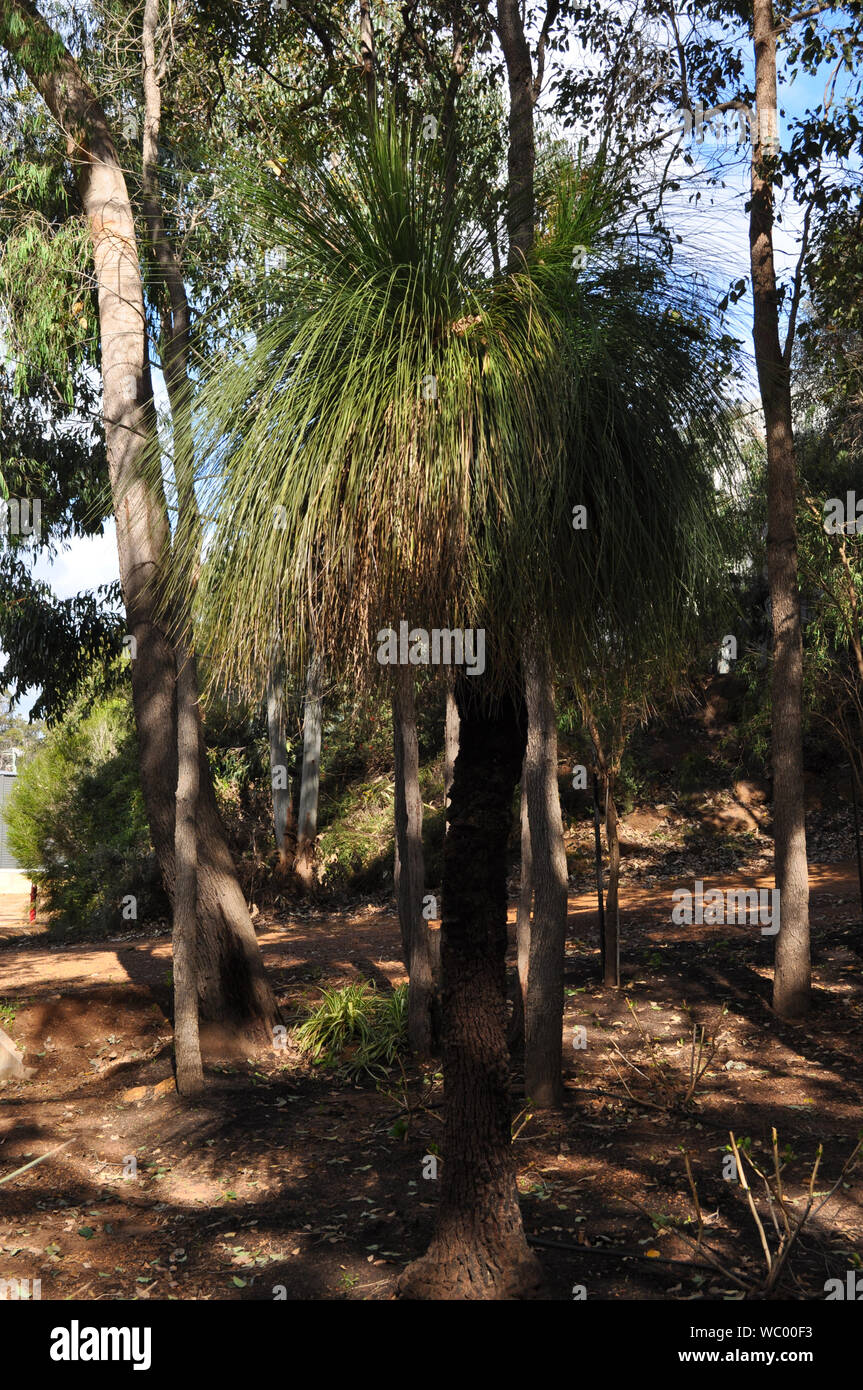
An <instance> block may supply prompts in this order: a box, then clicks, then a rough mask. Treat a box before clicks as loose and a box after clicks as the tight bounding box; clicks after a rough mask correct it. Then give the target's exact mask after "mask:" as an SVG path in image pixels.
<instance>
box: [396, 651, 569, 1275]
mask: <svg viewBox="0 0 863 1390" xmlns="http://www.w3.org/2000/svg"><path fill="white" fill-rule="evenodd" d="M483 684H484V682H483V680H482V678H481V677H470V676H464V675H461V674H460V676H459V678H458V680H457V682H456V700H457V703H458V711H459V717H460V721H461V735H460V740H459V752H458V758H457V759H456V765H455V776H454V778H453V784H452V789H451V793H450V805H449V833H448V834H447V836H446V839H445V842H444V852H443V853H444V896H443V924H442V930H443V942H442V952H441V954H442V966H443V996H444V997H443V1067H444V1090H445V1096H446V1116H445V1124H444V1142H443V1166H442V1170H441V1179H440V1183H441V1193H440V1204H439V1207H438V1217H437V1227H436V1231H435V1235H434V1238H433V1240H432V1243H431V1245H430V1247H429V1250H428V1251H427V1253H426V1254H425V1255H424V1256H422V1258H421V1259H419V1260H416V1261H415V1262H414V1263H413V1264H411V1265H409V1266H408V1268H407V1269H406V1270H405V1272H404V1274H403V1275H402V1278H401V1281H400V1286H399V1288H400V1294H401V1296H402V1297H406V1298H417V1299H458V1300H464V1299H511V1298H523V1297H527V1296H530V1295H531V1294H533V1293H534V1292H535V1291H536V1290H537V1289H538V1287H539V1284H540V1278H541V1275H540V1268H539V1264H538V1261H537V1260H536V1257H535V1256H534V1255H533V1253H532V1251H531V1250H530V1248H529V1246H528V1244H527V1241H526V1239H525V1235H524V1230H523V1227H522V1221H521V1213H520V1211H519V1206H518V1194H517V1190H516V1180H515V1178H516V1175H515V1163H514V1158H513V1151H512V1140H511V1106H510V1094H509V1051H508V1048H507V1042H506V942H507V932H506V910H507V893H506V878H507V841H508V838H509V830H510V824H511V820H512V801H513V793H514V791H515V786H516V783H517V781H518V776H519V772H520V770H521V761H522V756H523V752H524V743H525V713H524V709H523V705H521V702H519V703H518V704H516V703H515V702H514V701H513V700H512V699H511V698H509V697H507V698H504V699H502V700H501V701H499V702H498V703H496V704H495V705H493V706H492V705H491V704H490V703H489V702H488V697H487V696H486V697H485V698H484V692H483V690H482V689H481V688H478V687H481V686H482V685H483Z"/></svg>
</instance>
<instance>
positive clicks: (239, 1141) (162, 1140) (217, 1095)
mask: <svg viewBox="0 0 863 1390" xmlns="http://www.w3.org/2000/svg"><path fill="white" fill-rule="evenodd" d="M749 828H750V827H749V826H748V824H747V829H749ZM755 833H756V834H757V830H756V832H755ZM651 834H655V830H651V829H650V827H647V828H646V836H645V842H646V843H649V842H650V835H651ZM633 843H634V844H635V845H636V849H635V850H633V851H631V853H632V854H633V855H635V856H636V857H637V844H638V837H637V834H636V837H635V839H634V841H633ZM661 867H664V866H661ZM760 867H761V861H760V860H755V861H754V862H753V864H752V868H753V869H754V870H757V869H759V868H760ZM674 870H675V873H674V878H673V881H672V880H671V878H669V879H667V880H666V879H663V878H661V877H657V876H656V872H657V866H656V865H654V866H653V872H651V873H650V874H647V875H645V874H640V871H639V870H638V869H633V872H632V873H630V874H629V876H628V878H627V880H626V881H625V882H624V885H623V892H622V900H621V907H622V912H621V927H622V961H623V988H622V989H621V990H619V991H608V990H603V989H601V988H600V987H598V985H597V983H596V982H597V976H598V950H597V946H596V937H597V922H596V904H595V899H594V897H593V896H592V895H591V894H590V893H583V894H579V895H578V896H574V897H573V898H572V899H571V900H570V919H569V942H568V947H567V962H568V964H567V975H566V988H567V1008H566V1031H565V1040H564V1049H565V1069H566V1084H567V1100H566V1104H565V1108H564V1109H563V1111H562V1112H561V1113H559V1114H555V1115H548V1116H543V1115H535V1116H534V1117H533V1118H531V1119H529V1120H528V1122H527V1123H526V1124H523V1121H524V1119H525V1115H524V1114H523V1113H522V1114H521V1116H520V1118H518V1119H517V1121H516V1130H518V1137H517V1138H516V1141H515V1151H516V1154H517V1160H518V1171H519V1186H520V1189H521V1192H522V1197H523V1212H524V1219H525V1225H526V1228H527V1230H528V1232H529V1234H530V1236H531V1237H532V1238H534V1239H535V1241H536V1242H537V1245H538V1249H539V1254H540V1256H541V1259H542V1261H543V1264H544V1266H545V1269H546V1272H547V1279H548V1290H547V1296H548V1297H549V1298H553V1299H569V1298H571V1297H572V1296H573V1287H574V1286H576V1285H583V1286H584V1287H585V1289H586V1293H587V1296H588V1298H591V1299H594V1298H615V1297H623V1298H639V1299H667V1298H676V1299H699V1298H700V1299H722V1298H729V1297H735V1296H738V1295H739V1292H740V1285H739V1283H738V1282H736V1281H740V1280H742V1281H743V1282H744V1283H746V1282H749V1281H750V1280H754V1279H755V1278H756V1277H757V1275H758V1273H759V1270H760V1269H761V1268H763V1255H762V1252H761V1244H760V1238H759V1234H758V1231H757V1227H756V1225H755V1222H754V1220H753V1218H752V1216H751V1214H750V1212H749V1209H748V1204H747V1199H746V1194H745V1192H744V1191H743V1190H742V1189H741V1187H740V1185H739V1183H734V1182H729V1181H724V1180H723V1177H722V1168H723V1159H724V1158H725V1156H726V1155H725V1151H724V1148H725V1145H727V1144H728V1131H729V1130H730V1129H733V1130H734V1131H735V1133H736V1135H737V1137H738V1139H743V1138H744V1137H748V1138H749V1139H750V1140H751V1146H752V1147H751V1152H752V1154H753V1156H754V1157H756V1161H758V1160H759V1159H760V1160H761V1162H759V1166H763V1163H765V1162H768V1161H769V1146H770V1133H771V1127H772V1126H775V1127H776V1129H777V1130H778V1134H779V1143H780V1146H781V1147H782V1148H783V1149H784V1148H785V1147H786V1146H790V1150H791V1151H792V1154H793V1156H792V1157H790V1158H789V1160H788V1163H787V1167H786V1169H785V1172H784V1174H783V1178H784V1182H785V1186H786V1191H787V1194H788V1197H789V1200H790V1202H791V1203H792V1204H793V1209H794V1210H795V1211H800V1210H802V1207H803V1205H804V1204H805V1195H806V1189H807V1185H808V1182H809V1175H810V1171H811V1167H812V1163H813V1160H814V1158H815V1155H816V1151H817V1148H818V1145H819V1144H822V1145H823V1148H824V1156H823V1159H822V1164H821V1168H820V1171H819V1174H818V1178H817V1181H816V1184H815V1190H816V1191H817V1192H819V1193H822V1194H823V1193H825V1192H826V1191H827V1190H828V1189H829V1188H830V1187H832V1186H833V1184H834V1182H835V1181H836V1179H837V1177H838V1176H839V1173H840V1170H841V1168H842V1165H843V1162H844V1160H845V1158H846V1157H847V1155H848V1154H849V1153H850V1151H851V1150H852V1149H853V1147H854V1144H855V1143H856V1141H857V1138H858V1135H859V1133H860V1131H861V1125H863V1108H861V1094H862V1093H863V1065H861V1050H863V1049H861V1044H863V973H861V970H863V928H861V922H860V909H859V897H858V888H857V877H856V867H855V866H854V865H853V864H851V863H849V862H840V863H829V864H828V863H822V864H821V865H818V866H813V867H812V869H811V872H812V887H813V895H812V923H813V957H814V971H815V989H814V1008H813V1011H812V1014H811V1017H810V1018H809V1019H808V1020H807V1022H806V1023H805V1025H800V1026H791V1025H788V1024H783V1023H780V1022H779V1021H778V1020H777V1019H776V1018H775V1017H774V1016H773V1014H772V1012H771V1010H770V1007H769V1000H770V968H771V962H772V952H773V947H772V938H769V937H762V936H761V935H760V933H759V929H758V927H757V926H754V925H750V926H737V927H735V926H714V927H711V926H701V927H698V926H694V925H693V926H683V927H676V926H673V925H672V923H671V921H670V912H671V889H672V887H680V886H681V882H682V880H681V877H680V872H681V864H680V862H677V863H675V865H674ZM639 875H640V876H639ZM703 876H704V878H705V887H710V886H711V875H710V874H709V873H705V874H704V875H703ZM645 878H649V880H650V881H649V882H648V881H644V879H645ZM713 882H714V883H716V882H717V879H716V876H715V875H714V877H713ZM756 885H761V886H765V887H768V886H771V885H772V879H771V878H770V877H768V876H767V875H766V874H761V875H760V876H759V873H758V872H752V873H748V874H747V873H745V872H744V873H737V874H734V875H732V874H729V872H728V871H727V868H723V872H722V874H721V886H722V887H723V888H725V889H727V888H729V887H735V886H756ZM513 915H514V914H511V916H513ZM256 926H257V927H258V934H259V939H260V942H261V946H262V948H263V951H264V956H265V960H266V964H267V967H268V970H269V971H270V972H271V975H272V978H273V980H274V982H275V985H276V989H277V993H278V997H279V1000H280V1003H281V1005H282V1007H283V1009H284V1011H285V1015H286V1017H287V1018H288V1019H289V1020H294V1019H296V1018H298V1017H300V1016H301V1015H302V1014H303V1013H304V1012H305V1011H306V1010H307V1009H308V1007H309V1006H310V1005H312V1004H314V1003H315V1001H316V999H317V997H318V988H319V987H320V986H321V985H324V984H328V983H332V984H343V983H346V982H347V981H349V980H354V979H357V978H366V979H371V980H375V981H376V982H377V983H378V984H379V985H381V986H384V985H387V984H395V983H397V982H398V981H400V980H401V979H402V978H403V974H402V967H401V963H400V961H399V960H398V958H397V949H398V939H399V933H398V924H397V921H396V919H395V916H394V915H393V914H392V912H390V911H388V910H384V909H382V908H380V907H379V906H376V905H374V904H369V905H368V906H367V907H361V908H359V909H354V910H350V911H348V910H345V911H343V912H339V913H333V912H329V913H327V912H325V911H323V910H315V909H313V908H309V909H307V910H305V911H299V910H292V911H290V912H289V913H280V912H267V913H261V914H259V915H258V917H257V918H256ZM169 1003H170V942H169V938H168V936H167V934H155V935H151V936H147V937H142V936H140V935H137V934H129V935H128V936H124V937H120V938H116V939H113V940H111V941H100V942H93V943H80V942H78V943H75V944H73V945H70V946H58V945H52V944H50V942H49V940H48V938H47V937H46V934H45V929H44V925H43V924H41V923H36V924H35V925H34V926H32V927H31V926H30V925H29V924H28V923H27V920H26V901H25V900H21V902H20V903H18V904H17V906H16V905H15V904H13V903H10V902H8V901H7V902H6V903H3V904H0V1026H3V1027H4V1028H5V1029H6V1031H7V1032H8V1033H9V1035H10V1036H11V1037H12V1038H14V1039H15V1040H16V1041H17V1042H18V1043H19V1045H20V1046H22V1047H24V1048H26V1052H27V1058H26V1060H27V1063H28V1065H30V1066H34V1067H35V1068H36V1074H35V1075H34V1076H33V1077H32V1078H31V1079H30V1080H28V1081H24V1082H9V1083H6V1084H5V1085H0V1177H3V1176H4V1175H5V1174H8V1173H11V1172H12V1171H13V1170H14V1169H16V1168H18V1167H20V1166H21V1165H22V1164H24V1163H26V1162H28V1161H29V1160H30V1159H32V1158H35V1157H37V1156H39V1155H42V1154H45V1153H47V1152H48V1151H49V1150H52V1149H54V1148H55V1146H57V1145H62V1146H63V1147H62V1148H60V1149H59V1150H58V1151H57V1152H55V1153H53V1154H52V1156H51V1157H49V1158H47V1159H46V1160H45V1161H44V1162H41V1163H38V1164H36V1165H35V1166H34V1167H32V1168H30V1169H29V1170H28V1171H26V1172H24V1173H22V1174H20V1175H19V1176H17V1177H15V1178H13V1179H12V1180H11V1181H9V1182H7V1183H5V1184H3V1185H0V1280H2V1279H12V1278H18V1279H31V1280H33V1279H41V1296H42V1298H43V1299H65V1298H70V1297H78V1298H86V1299H146V1298H151V1299H272V1298H274V1297H287V1298H289V1299H301V1298H318V1299H386V1298H389V1297H391V1296H392V1293H393V1289H394V1285H395V1281H396V1278H397V1276H398V1274H399V1272H400V1270H401V1268H402V1267H403V1266H404V1265H405V1264H406V1263H407V1262H408V1261H409V1260H410V1259H412V1258H414V1257H415V1256H416V1255H417V1254H419V1253H421V1252H422V1250H423V1249H424V1248H425V1246H426V1244H427V1242H428V1239H429V1236H430V1234H431V1230H432V1226H433V1221H434V1212H435V1199H436V1192H435V1188H436V1184H435V1182H434V1181H429V1180H425V1179H424V1178H423V1175H422V1174H423V1162H422V1160H423V1156H424V1155H426V1154H427V1153H428V1152H429V1145H430V1143H437V1142H439V1141H440V1137H441V1136H440V1131H441V1110H440V1103H441V1100H442V1095H441V1088H440V1083H439V1082H438V1081H435V1079H434V1076H433V1073H432V1072H428V1073H426V1075H425V1076H423V1075H422V1074H420V1073H418V1072H416V1071H414V1070H411V1071H409V1072H408V1073H407V1075H406V1076H405V1077H402V1076H400V1075H398V1074H393V1075H392V1076H391V1077H390V1079H389V1081H388V1082H387V1083H386V1084H385V1085H384V1086H381V1087H376V1085H375V1083H374V1082H373V1081H372V1080H369V1081H368V1083H366V1084H362V1085H353V1084H350V1083H348V1082H346V1081H344V1080H342V1079H340V1078H339V1077H338V1076H335V1075H333V1074H331V1073H330V1074H328V1073H325V1072H323V1071H322V1070H321V1069H320V1068H312V1067H309V1066H307V1065H306V1064H305V1063H304V1062H303V1060H302V1059H301V1058H300V1057H299V1056H298V1054H297V1053H296V1050H295V1049H294V1048H293V1047H292V1046H290V1045H289V1046H288V1047H287V1048H286V1049H285V1050H272V1051H269V1052H268V1053H266V1054H262V1055H260V1056H258V1057H256V1058H253V1059H243V1060H240V1061H237V1060H235V1061H222V1062H216V1061H211V1062H210V1064H209V1065H208V1068H207V1074H208V1083H209V1084H208V1090H207V1093H206V1096H205V1098H204V1100H203V1101H202V1102H201V1103H198V1104H189V1103H187V1102H184V1101H182V1100H181V1099H180V1098H179V1097H178V1096H177V1094H176V1091H175V1089H174V1086H173V1081H172V1073H171V1043H170V1036H171V1029H170V1021H169V1017H168V1010H169ZM636 1015H637V1018H636ZM639 1025H640V1027H639ZM696 1025H703V1026H704V1028H705V1030H706V1032H707V1033H708V1034H709V1035H712V1036H715V1037H716V1038H717V1040H718V1044H717V1051H716V1055H715V1057H714V1059H713V1063H712V1065H711V1068H710V1070H709V1071H708V1073H707V1074H706V1076H705V1077H704V1079H703V1081H702V1084H701V1086H700V1087H699V1089H698V1092H697V1095H696V1097H695V1100H694V1101H693V1102H692V1104H691V1105H690V1107H689V1108H688V1109H687V1110H679V1109H678V1110H669V1109H668V1108H667V1107H666V1105H665V1103H664V1099H663V1095H662V1093H661V1088H660V1087H659V1085H658V1083H657V1080H656V1077H657V1067H656V1065H655V1064H656V1063H657V1061H658V1060H660V1059H662V1060H664V1062H665V1064H666V1066H667V1067H668V1068H669V1069H670V1070H669V1074H674V1075H676V1076H679V1078H680V1082H681V1086H682V1087H684V1088H685V1084H686V1080H687V1077H688V1068H689V1058H690V1040H691V1037H692V1030H693V1027H694V1026H696ZM578 1027H583V1028H584V1029H585V1030H586V1043H587V1045H586V1047H585V1048H578V1047H574V1046H573V1040H574V1038H575V1039H576V1040H578V1035H577V1034H574V1032H573V1030H574V1029H575V1028H578ZM642 1030H643V1031H642ZM645 1036H649V1037H650V1039H652V1042H651V1043H647V1042H646V1041H645ZM615 1046H616V1049H618V1050H615ZM621 1053H622V1054H623V1056H621V1055H620V1054H621ZM624 1058H625V1059H626V1060H624ZM651 1063H653V1065H651ZM634 1067H638V1068H639V1071H640V1072H641V1073H643V1075H640V1074H639V1072H637V1071H636V1070H634ZM627 1092H629V1094H628V1093H627ZM633 1097H635V1099H633ZM421 1099H422V1102H423V1106H424V1108H421V1106H420V1101H421ZM406 1103H408V1104H409V1105H410V1107H411V1113H410V1114H409V1115H408V1114H407V1111H406V1110H405V1104H406ZM523 1107H524V1095H523V1086H522V1085H521V1078H520V1076H519V1073H518V1072H517V1071H516V1075H515V1084H514V1102H513V1112H514V1117H515V1116H516V1114H517V1113H518V1112H519V1111H521V1110H523ZM406 1117H407V1118H408V1120H409V1123H408V1126H407V1129H406V1132H403V1130H404V1126H403V1125H400V1124H399V1123H397V1122H398V1121H399V1120H400V1119H404V1118H406ZM519 1126H521V1128H519ZM684 1148H685V1149H686V1150H687V1151H688V1153H689V1155H690V1161H691V1166H692V1172H693V1176H694V1178H695V1180H696V1183H697V1187H698V1192H699V1199H700V1203H701V1208H702V1214H703V1219H704V1239H705V1241H706V1242H707V1244H708V1245H709V1246H710V1247H711V1249H713V1250H714V1251H715V1252H716V1254H717V1256H718V1257H719V1259H720V1261H721V1263H722V1265H723V1267H724V1271H725V1272H724V1273H719V1272H718V1271H717V1270H715V1269H713V1268H711V1267H710V1264H709V1262H708V1261H707V1260H706V1259H705V1258H704V1257H703V1255H701V1254H698V1253H696V1252H695V1251H694V1250H693V1248H692V1246H691V1245H690V1244H689V1243H688V1242H687V1241H686V1240H685V1239H683V1237H682V1235H681V1234H680V1233H679V1231H678V1230H677V1229H676V1224H675V1223H676V1222H679V1221H686V1220H688V1221H689V1222H690V1224H688V1225H686V1226H685V1227H684V1228H683V1230H684V1231H685V1232H687V1233H689V1234H690V1235H691V1236H693V1237H694V1235H695V1232H696V1224H697V1223H696V1221H695V1207H694V1204H693V1199H692V1195H691V1192H690V1188H689V1183H688V1179H687V1175H686V1171H685V1167H684V1161H683V1152H682V1149H684ZM132 1159H134V1160H135V1163H134V1164H132V1163H131V1162H130V1160H132ZM443 1161H445V1157H444V1160H443ZM133 1168H134V1169H136V1174H135V1175H134V1176H132V1175H131V1173H132V1170H133ZM861 1168H863V1165H861ZM818 1200H820V1198H819V1199H818ZM861 1203H863V1178H861V1169H858V1170H857V1172H856V1173H854V1174H852V1175H850V1176H849V1177H848V1179H847V1181H846V1182H845V1183H840V1185H839V1187H838V1188H837V1191H836V1193H835V1196H834V1197H833V1199H832V1200H831V1201H830V1203H829V1204H828V1205H827V1206H825V1207H824V1208H823V1210H822V1211H821V1212H820V1214H819V1215H818V1216H817V1218H816V1220H815V1221H814V1222H813V1223H812V1224H811V1225H810V1226H808V1227H807V1228H806V1230H805V1231H804V1233H803V1235H802V1237H801V1239H800V1241H799V1242H798V1247H797V1249H796V1251H795V1254H794V1257H793V1258H792V1260H791V1271H790V1273H789V1274H788V1275H787V1276H786V1277H785V1279H784V1280H783V1283H782V1285H781V1296H783V1297H790V1298H798V1299H808V1298H813V1299H823V1298H824V1281H825V1280H826V1279H827V1278H829V1277H839V1278H843V1279H844V1277H845V1274H846V1272H847V1271H848V1269H850V1268H852V1267H856V1268H858V1269H859V1268H860V1260H861V1257H863V1206H861ZM760 1210H761V1212H762V1214H763V1213H764V1212H765V1210H766V1208H765V1206H764V1203H763V1202H762V1203H761V1205H760ZM767 1229H768V1236H770V1237H771V1238H773V1239H774V1243H775V1236H774V1233H773V1231H772V1227H771V1226H770V1224H769V1220H768V1225H767Z"/></svg>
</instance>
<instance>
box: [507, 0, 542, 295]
mask: <svg viewBox="0 0 863 1390" xmlns="http://www.w3.org/2000/svg"><path fill="white" fill-rule="evenodd" d="M497 31H498V35H499V37H500V43H501V48H502V49H503V55H504V59H505V61H506V71H507V79H508V82H509V141H508V144H507V176H508V185H509V186H508V192H507V232H508V234H509V266H510V269H511V270H518V269H519V266H520V264H523V261H524V257H525V256H526V255H527V254H528V252H529V251H530V249H531V247H532V246H533V239H534V187H533V183H534V170H535V167H536V139H535V136H534V130H533V106H534V99H533V64H532V62H531V57H530V48H529V47H528V43H527V39H526V38H525V33H524V21H523V18H522V8H521V5H520V4H519V0H498V3H497Z"/></svg>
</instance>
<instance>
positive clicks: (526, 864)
mask: <svg viewBox="0 0 863 1390" xmlns="http://www.w3.org/2000/svg"><path fill="white" fill-rule="evenodd" d="M526 764H527V754H525V760H524V762H523V763H522V768H521V798H520V801H521V808H520V813H519V828H520V841H521V873H520V874H519V887H518V908H517V911H516V918H515V940H516V957H517V974H518V984H517V988H516V991H515V998H514V1000H513V1010H512V1018H511V1019H510V1025H509V1045H510V1047H511V1048H512V1049H513V1050H515V1049H517V1048H523V1046H524V1008H525V1000H526V999H527V980H528V970H529V967H530V914H531V910H532V908H533V863H532V846H531V842H530V821H529V818H528V812H527V773H526V771H525V768H526Z"/></svg>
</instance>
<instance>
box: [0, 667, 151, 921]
mask: <svg viewBox="0 0 863 1390" xmlns="http://www.w3.org/2000/svg"><path fill="white" fill-rule="evenodd" d="M6 820H7V824H8V827H9V844H10V847H11V849H12V852H13V854H14V855H15V857H16V859H17V860H18V862H19V863H20V864H21V865H22V867H23V868H24V869H25V870H26V871H27V872H28V873H29V874H30V877H31V878H32V879H33V881H34V883H36V885H37V887H38V888H39V891H40V895H41V897H42V901H43V904H44V906H45V908H46V909H47V911H48V912H49V913H51V914H52V915H53V917H54V919H55V920H54V925H55V926H56V927H58V928H60V929H63V930H67V931H68V930H80V929H86V930H87V931H88V932H89V931H95V932H97V933H108V932H111V931H116V930H118V929H121V928H124V927H126V928H128V927H129V925H130V922H131V924H132V926H134V922H135V921H136V920H137V921H138V922H141V921H143V920H146V919H147V918H152V917H154V916H163V915H165V914H166V912H167V902H166V899H165V896H164V893H163V890H162V888H161V885H160V881H159V875H158V870H157V867H156V863H155V856H154V854H153V851H152V846H151V843H150V834H149V830H148V827H147V818H146V815H145V813H144V803H143V797H142V795H141V788H140V782H139V776H138V753H137V739H136V737H135V729H134V721H133V718H132V707H131V699H130V697H129V696H128V695H126V694H116V695H112V696H109V697H108V698H106V699H103V700H98V701H95V702H94V701H92V700H90V699H89V697H88V698H82V699H81V700H80V701H79V702H78V703H77V704H76V705H75V707H74V708H73V709H72V711H71V712H70V714H69V715H68V716H67V718H66V719H64V720H63V722H62V723H61V724H58V725H56V726H55V727H54V728H53V729H51V730H50V731H49V733H48V734H47V736H46V738H45V740H44V742H43V744H42V745H41V747H40V748H39V749H38V750H37V751H36V752H35V753H33V754H32V755H31V756H30V757H29V758H28V759H27V761H26V762H25V763H24V764H23V765H22V766H21V768H20V771H19V775H18V778H17V781H16V784H15V789H14V791H13V793H12V796H11V797H10V801H9V805H8V808H7V811H6ZM130 894H131V895H133V896H134V897H135V899H136V900H137V901H136V917H135V918H130V917H124V916H123V911H122V907H121V904H122V899H123V898H124V897H127V895H130ZM127 911H128V909H127Z"/></svg>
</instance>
